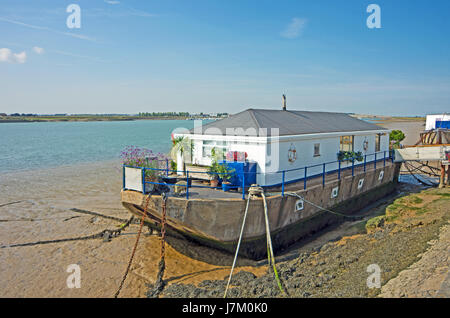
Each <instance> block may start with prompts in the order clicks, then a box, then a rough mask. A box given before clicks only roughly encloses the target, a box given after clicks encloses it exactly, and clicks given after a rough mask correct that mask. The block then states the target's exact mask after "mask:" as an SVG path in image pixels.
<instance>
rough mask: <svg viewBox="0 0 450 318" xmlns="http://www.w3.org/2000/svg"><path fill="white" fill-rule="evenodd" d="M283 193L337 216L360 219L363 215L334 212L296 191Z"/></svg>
mask: <svg viewBox="0 0 450 318" xmlns="http://www.w3.org/2000/svg"><path fill="white" fill-rule="evenodd" d="M285 194H286V195H289V196H293V197H297V198H299V199H300V200H303V201H305V202H306V203H309V204H311V205H312V206H314V207H316V208H318V209H320V210H323V211H325V212H329V213H332V214H336V215H338V216H342V217H346V218H353V219H361V218H363V216H360V215H346V214H343V213H339V212H336V211H331V210H329V209H327V208H324V207H322V206H320V205H317V204H315V203H314V202H311V201H309V200H306V199H305V198H304V197H302V196H301V195H299V194H298V193H295V192H285Z"/></svg>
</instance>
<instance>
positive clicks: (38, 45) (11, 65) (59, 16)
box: [0, 0, 450, 116]
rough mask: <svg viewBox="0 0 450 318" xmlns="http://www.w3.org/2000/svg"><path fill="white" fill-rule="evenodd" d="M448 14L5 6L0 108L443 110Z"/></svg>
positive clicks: (15, 2) (0, 11)
mask: <svg viewBox="0 0 450 318" xmlns="http://www.w3.org/2000/svg"><path fill="white" fill-rule="evenodd" d="M71 4H76V5H78V6H79V8H80V10H81V11H80V21H81V22H80V28H69V27H68V25H67V20H68V18H69V17H70V15H71V14H72V13H73V12H72V11H70V12H67V11H66V10H67V8H68V7H69V6H70V5H71ZM370 4H377V5H378V6H379V8H380V16H379V18H380V19H379V21H380V23H381V28H369V27H368V26H367V19H368V17H369V16H371V14H372V13H373V12H372V11H370V12H367V7H368V6H369V5H370ZM449 14H450V1H448V0H434V1H426V0H396V1H391V0H386V1H381V0H371V1H361V0H345V1H344V0H330V1H325V0H314V1H313V0H308V1H305V0H303V1H302V0H293V1H287V0H279V1H274V0H272V1H267V0H220V1H219V0H193V1H186V0H177V1H176V0H159V1H151V0H148V1H147V0H145V1H144V0H69V1H66V0H38V1H36V0H2V1H1V2H0V113H2V112H4V113H14V112H19V113H39V114H48V113H138V112H159V111H188V112H193V113H195V112H206V113H214V112H229V113H236V112H239V111H242V110H244V109H247V108H266V109H278V108H281V96H282V94H283V93H284V94H286V95H287V108H288V109H293V110H294V109H295V110H311V111H332V112H347V113H360V114H374V115H401V116H423V115H424V114H427V113H439V112H449V111H450V36H449V34H450V18H449ZM69 20H70V21H73V20H72V19H69Z"/></svg>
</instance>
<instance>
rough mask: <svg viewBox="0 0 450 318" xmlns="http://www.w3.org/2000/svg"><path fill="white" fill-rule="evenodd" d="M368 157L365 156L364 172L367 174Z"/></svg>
mask: <svg viewBox="0 0 450 318" xmlns="http://www.w3.org/2000/svg"><path fill="white" fill-rule="evenodd" d="M366 164H367V155H364V172H366Z"/></svg>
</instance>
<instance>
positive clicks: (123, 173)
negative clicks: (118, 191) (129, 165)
mask: <svg viewBox="0 0 450 318" xmlns="http://www.w3.org/2000/svg"><path fill="white" fill-rule="evenodd" d="M122 189H125V166H124V165H122Z"/></svg>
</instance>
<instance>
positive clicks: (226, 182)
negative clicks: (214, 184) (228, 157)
mask: <svg viewBox="0 0 450 318" xmlns="http://www.w3.org/2000/svg"><path fill="white" fill-rule="evenodd" d="M218 170H219V173H220V176H221V178H222V190H223V191H229V190H230V189H231V182H230V180H231V177H232V173H233V172H234V169H228V167H227V166H225V165H219V169H218Z"/></svg>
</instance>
